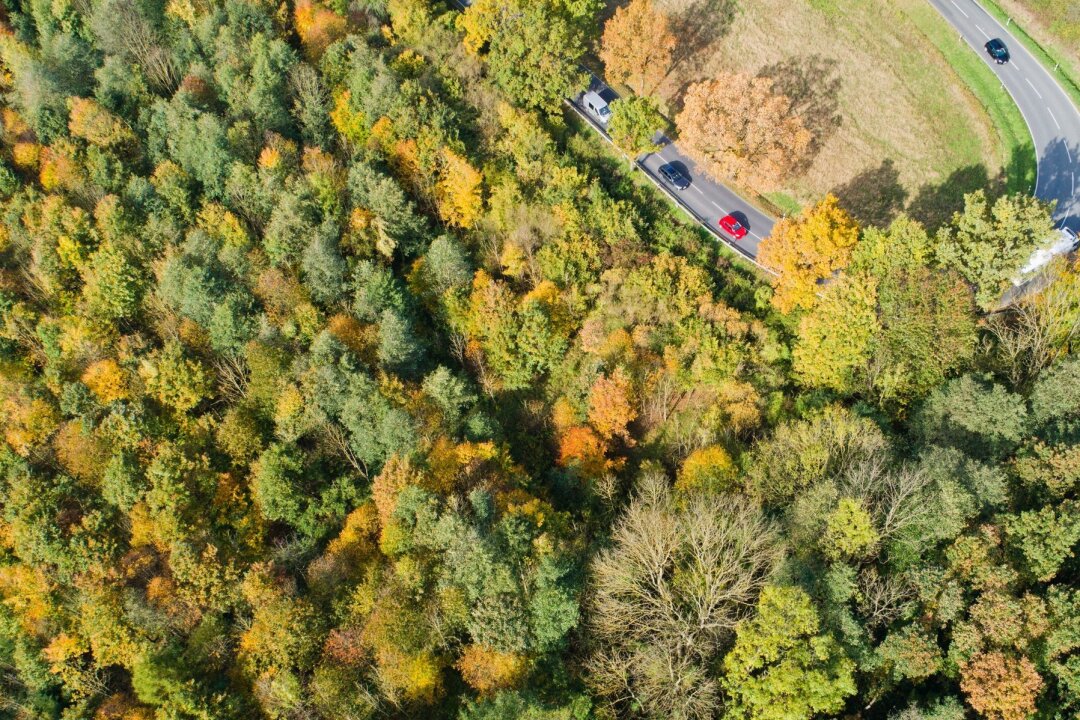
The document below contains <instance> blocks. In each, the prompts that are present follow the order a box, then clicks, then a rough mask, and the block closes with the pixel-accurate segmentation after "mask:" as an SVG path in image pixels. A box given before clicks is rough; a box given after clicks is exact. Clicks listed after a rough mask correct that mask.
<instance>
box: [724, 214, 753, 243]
mask: <svg viewBox="0 0 1080 720" xmlns="http://www.w3.org/2000/svg"><path fill="white" fill-rule="evenodd" d="M720 229H721V230H723V231H724V232H726V233H727V234H728V235H730V236H731V237H733V238H735V239H736V240H742V239H743V238H744V237H746V233H748V232H749V230H747V229H746V226H745V225H743V224H742V223H741V222H739V221H738V219H736V217H735V216H734V215H725V216H724V217H722V218H720Z"/></svg>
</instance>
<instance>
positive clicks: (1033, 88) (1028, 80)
mask: <svg viewBox="0 0 1080 720" xmlns="http://www.w3.org/2000/svg"><path fill="white" fill-rule="evenodd" d="M1024 80H1026V81H1027V84H1028V85H1030V86H1031V89H1032V90H1035V94H1036V95H1038V96H1039V99H1040V100H1042V99H1043V96H1042V93H1041V92H1039V91H1038V90H1037V89H1036V88H1035V85H1034V84H1032V82H1031V80H1030V79H1028V78H1024Z"/></svg>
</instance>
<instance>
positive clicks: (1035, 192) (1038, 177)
mask: <svg viewBox="0 0 1080 720" xmlns="http://www.w3.org/2000/svg"><path fill="white" fill-rule="evenodd" d="M979 7H980V8H981V7H982V6H981V5H980V6H979ZM938 12H939V13H941V11H940V10H938ZM983 12H985V10H984V11H983ZM945 21H946V22H948V18H946V20H945ZM961 37H963V35H961ZM1010 37H1011V35H1010ZM964 40H965V41H966V42H967V43H968V45H969V46H970V47H971V49H972V50H973V51H974V52H975V54H976V55H978V56H979V57H982V53H981V52H980V49H979V48H977V47H976V46H975V45H974V44H973V43H972V42H971V41H970V40H968V39H967V38H964ZM1025 50H1026V48H1025ZM983 61H984V62H985V63H986V64H987V65H989V66H990V68H991V69H993V65H992V64H991V63H990V61H989V60H988V59H986V58H984V59H983ZM1036 65H1038V66H1039V67H1040V68H1042V70H1043V72H1045V73H1046V76H1047V77H1048V78H1050V81H1051V82H1053V83H1054V84H1057V81H1056V80H1054V78H1053V77H1051V75H1050V72H1049V71H1048V70H1047V69H1046V68H1044V67H1043V66H1042V64H1041V63H1039V62H1038V61H1036ZM1013 67H1016V66H1015V65H1013ZM1002 85H1003V86H1004V87H1005V91H1006V92H1007V93H1009V96H1010V97H1011V98H1012V101H1013V104H1014V105H1016V109H1017V110H1019V111H1020V115H1021V117H1023V118H1024V124H1025V125H1027V129H1028V135H1029V136H1030V137H1031V144H1032V146H1034V145H1035V136H1034V135H1032V133H1031V121H1030V120H1028V116H1027V113H1025V112H1024V108H1022V107H1021V106H1020V103H1018V102H1016V96H1015V95H1013V92H1012V90H1010V89H1009V86H1008V85H1005V84H1004V83H1002ZM1058 88H1059V89H1060V88H1061V86H1060V85H1058ZM1061 92H1062V93H1064V92H1065V91H1064V90H1061ZM1041 175H1042V173H1041V172H1040V168H1039V158H1038V157H1036V158H1035V187H1034V189H1033V190H1032V193H1031V194H1032V195H1034V196H1038V194H1039V180H1041V179H1042V177H1041Z"/></svg>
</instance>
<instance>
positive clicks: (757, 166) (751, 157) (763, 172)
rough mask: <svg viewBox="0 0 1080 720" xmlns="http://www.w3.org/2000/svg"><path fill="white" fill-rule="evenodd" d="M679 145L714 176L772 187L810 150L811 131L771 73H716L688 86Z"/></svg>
mask: <svg viewBox="0 0 1080 720" xmlns="http://www.w3.org/2000/svg"><path fill="white" fill-rule="evenodd" d="M675 126H676V127H677V128H678V130H679V145H680V147H682V148H683V149H684V150H686V151H687V153H689V155H690V156H691V157H692V158H694V160H696V161H698V162H699V163H701V164H702V165H703V166H704V168H705V169H706V171H707V172H708V173H709V174H710V175H712V176H714V177H716V178H732V179H735V180H737V181H739V182H741V183H744V184H746V185H750V186H752V187H754V188H755V189H759V190H762V189H769V188H775V187H776V186H777V185H778V184H779V183H780V182H781V181H782V180H783V179H784V178H785V177H786V176H788V175H789V174H791V172H792V171H793V170H794V169H795V168H797V167H798V166H799V165H800V164H801V163H802V162H803V161H804V160H805V159H806V157H807V154H808V153H809V152H810V144H811V140H812V139H813V138H812V135H811V133H810V131H809V130H807V129H806V126H805V125H804V124H803V121H802V119H801V118H800V117H799V116H798V115H797V114H796V109H795V106H794V104H793V103H792V101H791V99H790V98H788V97H787V96H786V95H783V94H781V93H778V92H776V91H775V90H774V88H773V81H772V80H770V79H769V78H763V77H753V76H750V75H744V74H741V73H726V72H725V73H720V75H718V76H717V77H716V78H715V79H713V80H703V81H701V82H699V83H695V84H693V85H691V86H690V89H689V90H687V92H686V98H685V101H684V104H683V110H682V112H680V113H679V114H678V115H677V116H676V118H675Z"/></svg>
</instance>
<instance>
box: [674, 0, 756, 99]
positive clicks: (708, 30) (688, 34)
mask: <svg viewBox="0 0 1080 720" xmlns="http://www.w3.org/2000/svg"><path fill="white" fill-rule="evenodd" d="M738 10H739V5H738V3H737V1H736V0H696V1H695V2H692V3H690V4H689V5H687V6H686V7H685V8H683V9H682V10H680V11H679V12H673V13H671V14H669V15H668V19H669V22H670V23H671V32H672V33H673V34H674V35H675V38H676V40H677V42H676V44H675V51H674V52H673V53H672V55H671V67H670V68H668V71H667V73H666V74H665V76H664V79H663V80H662V81H661V84H664V83H666V82H667V81H669V80H671V79H672V77H676V79H677V81H678V85H677V86H676V87H675V89H674V91H673V92H672V93H671V97H670V98H669V99H668V102H669V104H670V105H671V108H672V112H671V114H672V115H675V113H676V111H677V110H678V109H681V108H682V96H683V95H684V94H685V92H686V87H687V85H689V83H690V82H692V81H693V80H694V79H695V78H696V77H699V76H700V75H701V70H702V68H703V66H704V65H706V64H707V63H708V61H709V60H710V57H711V50H712V48H713V47H714V46H715V45H716V44H717V43H719V42H720V41H721V40H723V39H724V37H725V36H726V35H727V34H728V33H730V32H731V26H732V24H733V23H734V22H735V14H736V13H737V12H738ZM684 69H688V71H687V72H683V70H684Z"/></svg>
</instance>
